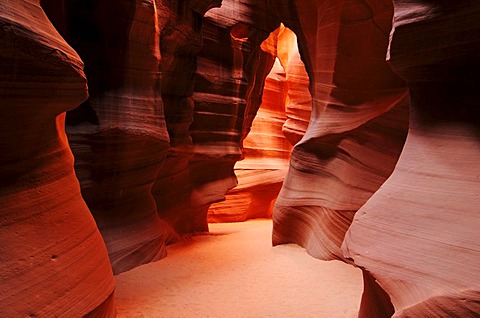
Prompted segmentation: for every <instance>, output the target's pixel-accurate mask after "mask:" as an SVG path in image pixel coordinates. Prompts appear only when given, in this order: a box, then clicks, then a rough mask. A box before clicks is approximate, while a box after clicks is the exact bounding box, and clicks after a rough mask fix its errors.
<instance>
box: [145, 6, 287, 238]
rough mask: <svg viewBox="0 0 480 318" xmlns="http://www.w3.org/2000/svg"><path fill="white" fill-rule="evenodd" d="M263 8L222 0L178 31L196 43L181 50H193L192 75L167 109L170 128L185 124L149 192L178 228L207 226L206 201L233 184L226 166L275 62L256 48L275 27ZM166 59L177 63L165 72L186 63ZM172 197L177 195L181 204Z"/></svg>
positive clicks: (230, 169) (219, 197) (236, 151)
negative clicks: (184, 30) (193, 27)
mask: <svg viewBox="0 0 480 318" xmlns="http://www.w3.org/2000/svg"><path fill="white" fill-rule="evenodd" d="M266 12H267V10H266V7H265V4H261V3H260V4H254V5H251V4H249V2H238V1H233V0H228V1H223V2H222V6H221V7H220V8H214V9H212V10H210V11H208V12H207V13H206V15H205V19H204V20H203V23H202V24H201V28H200V27H198V29H196V30H192V31H191V33H195V32H197V33H196V34H197V35H196V36H195V35H193V36H188V37H185V42H186V43H188V41H190V42H192V39H194V41H195V42H194V43H199V45H198V48H197V49H196V50H195V51H194V52H191V51H188V50H185V51H182V52H183V53H182V54H181V55H182V56H185V58H186V59H187V58H188V59H191V57H192V55H193V54H195V56H198V61H195V63H194V64H193V65H192V63H190V65H192V66H191V67H190V68H189V71H188V72H190V73H188V74H190V75H191V74H192V73H191V70H192V69H193V70H194V71H195V70H196V73H195V74H194V75H195V77H193V78H192V77H189V78H191V79H192V81H191V83H192V86H191V87H189V90H188V92H187V91H184V92H180V93H178V94H177V95H176V96H175V98H176V97H179V96H184V97H183V101H182V103H183V106H180V104H179V106H178V107H177V108H180V109H183V110H184V111H182V112H183V113H182V115H180V116H179V115H173V116H174V117H175V118H176V120H177V123H178V125H176V127H172V129H177V128H180V127H181V126H180V123H183V125H184V126H183V130H182V131H183V133H181V134H180V133H179V130H178V129H177V130H176V134H178V136H180V138H179V143H178V144H177V145H175V147H176V149H174V150H173V151H172V152H171V161H170V160H167V165H168V167H169V169H167V170H166V171H167V172H168V171H178V174H173V173H168V175H165V176H163V179H162V180H159V182H158V183H157V184H156V186H155V190H154V192H155V193H156V196H157V202H168V203H167V208H165V209H163V210H161V211H160V213H161V215H162V217H164V218H165V219H168V220H169V222H170V223H171V224H173V225H174V227H175V229H176V230H177V231H178V232H192V231H206V230H208V225H207V211H208V208H209V206H210V204H212V203H214V202H218V201H222V200H224V195H225V193H226V192H227V191H228V190H229V189H230V188H232V187H234V186H235V185H236V184H237V179H236V177H235V174H234V172H233V166H234V164H235V163H236V162H237V161H238V160H239V159H240V158H241V155H242V152H241V142H242V140H243V139H244V138H245V137H246V134H247V131H248V130H249V129H250V126H251V125H252V121H253V118H254V117H255V114H256V112H257V110H258V108H259V106H260V102H261V97H260V96H261V92H262V90H263V86H264V80H265V78H266V76H267V74H268V72H269V70H270V68H271V66H272V64H273V62H274V56H273V55H272V54H270V53H267V52H264V51H263V50H261V48H260V45H261V43H262V42H263V40H264V39H266V38H267V37H268V35H269V34H270V32H271V31H272V30H274V29H275V28H276V27H277V26H278V25H279V22H278V20H277V19H275V18H271V17H269V16H267V15H266ZM197 21H198V23H201V22H202V21H201V20H199V19H197ZM200 32H201V35H203V45H202V38H201V36H200V35H199V34H200ZM172 34H173V33H172ZM188 34H190V33H188ZM174 40H175V41H177V39H174ZM200 47H201V49H200ZM170 48H171V47H170ZM166 49H167V47H166ZM179 50H184V48H183V47H182V48H179ZM172 63H173V64H177V65H178V66H177V70H174V71H172V76H173V74H175V73H176V72H179V71H180V70H181V69H182V67H184V66H183V65H185V63H181V60H180V59H177V57H174V58H173V59H172ZM173 64H172V65H173ZM182 64H183V65H182ZM183 73H184V74H185V73H187V71H186V70H184V71H183ZM190 75H189V76H190ZM164 93H165V92H162V94H164ZM187 96H188V102H187ZM164 99H165V100H167V99H166V98H165V97H164ZM172 100H173V98H172ZM175 100H176V101H177V102H178V103H180V99H178V98H176V99H175ZM174 113H175V111H174V110H173V108H172V114H174ZM167 116H168V114H167ZM189 123H191V125H189ZM167 125H169V119H168V118H167ZM185 128H188V131H187V130H186V129H185ZM180 158H181V162H182V163H181V164H180V165H179V164H178V162H179V159H180ZM169 163H171V165H169ZM169 180H171V182H174V184H175V185H176V186H175V187H172V186H171V183H169V182H168V181H169ZM178 197H180V198H182V200H180V205H179V200H177V198H178ZM159 210H160V209H159Z"/></svg>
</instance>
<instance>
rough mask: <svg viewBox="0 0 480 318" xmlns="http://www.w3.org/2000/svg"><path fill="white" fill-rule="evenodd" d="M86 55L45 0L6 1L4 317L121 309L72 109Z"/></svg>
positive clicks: (0, 47) (0, 26) (0, 200)
mask: <svg viewBox="0 0 480 318" xmlns="http://www.w3.org/2000/svg"><path fill="white" fill-rule="evenodd" d="M86 97H87V89H86V79H85V75H84V73H83V63H82V61H81V60H80V58H79V56H78V55H77V53H76V52H75V51H74V50H73V49H72V48H71V47H70V46H68V45H67V43H66V42H65V41H64V40H63V39H62V37H61V36H60V35H59V34H58V33H57V31H56V30H55V28H54V27H53V26H52V24H51V23H50V22H49V20H48V19H47V17H46V15H45V13H44V12H43V10H42V9H41V7H40V4H39V0H25V1H13V0H4V1H2V2H1V3H0V120H1V125H0V211H1V212H0V214H1V217H0V241H1V242H2V243H1V244H0V290H1V292H0V303H1V306H0V316H2V317H56V316H66V317H80V316H84V315H87V316H92V317H93V316H96V317H100V316H101V317H114V316H115V305H114V302H113V289H114V280H113V275H112V271H111V268H110V263H109V261H108V256H107V251H106V249H105V245H104V243H103V241H102V238H101V236H100V233H99V232H98V230H97V227H96V225H95V222H94V220H93V218H92V216H91V215H90V213H89V210H88V208H87V206H86V204H85V202H84V201H83V199H82V197H81V195H80V187H79V184H78V181H77V179H76V178H75V174H74V170H73V156H72V153H71V151H70V149H69V147H68V142H67V138H66V135H65V130H64V122H65V111H67V110H70V109H73V108H75V107H76V106H78V104H80V103H81V102H82V101H83V100H85V98H86Z"/></svg>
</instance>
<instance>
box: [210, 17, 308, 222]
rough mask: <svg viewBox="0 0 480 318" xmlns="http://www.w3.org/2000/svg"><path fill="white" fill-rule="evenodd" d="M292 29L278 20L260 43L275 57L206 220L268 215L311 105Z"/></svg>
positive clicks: (228, 220) (231, 219) (233, 219)
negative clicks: (229, 183) (231, 174)
mask: <svg viewBox="0 0 480 318" xmlns="http://www.w3.org/2000/svg"><path fill="white" fill-rule="evenodd" d="M296 42H297V39H296V36H295V34H294V33H293V32H292V31H291V30H289V29H288V28H286V27H284V26H283V25H282V26H280V27H279V28H278V29H277V30H275V31H274V32H272V33H271V34H270V36H269V37H268V39H266V40H265V41H264V42H263V43H262V45H261V48H262V50H263V51H265V52H268V53H270V54H271V55H272V56H274V57H277V58H276V59H275V63H274V64H273V67H272V69H271V71H270V73H269V75H268V76H267V78H266V80H265V87H264V90H263V94H262V104H261V105H260V108H259V109H258V111H257V113H256V116H255V119H254V120H253V123H252V127H251V128H250V133H249V134H248V136H247V137H246V138H245V139H244V140H243V143H242V152H243V159H242V160H241V161H239V162H237V163H236V165H235V175H236V176H237V179H238V185H237V186H236V187H235V188H233V189H232V190H230V191H229V192H228V193H227V194H226V200H225V201H223V202H220V203H216V204H214V205H212V206H211V207H210V209H209V215H208V220H209V222H239V221H245V220H247V219H250V218H259V217H260V218H262V217H263V218H265V217H266V218H269V217H271V215H272V210H273V203H274V201H275V199H276V198H277V196H278V193H279V191H280V188H281V186H282V183H283V179H284V178H285V175H286V172H287V169H288V164H289V158H290V152H291V149H292V145H293V144H295V142H297V141H298V140H300V138H301V137H302V136H303V134H304V133H305V130H306V126H307V125H308V120H309V116H310V111H311V98H309V96H310V93H309V91H308V75H307V73H306V71H305V67H304V65H303V63H302V62H301V60H300V54H299V52H298V48H297V44H296Z"/></svg>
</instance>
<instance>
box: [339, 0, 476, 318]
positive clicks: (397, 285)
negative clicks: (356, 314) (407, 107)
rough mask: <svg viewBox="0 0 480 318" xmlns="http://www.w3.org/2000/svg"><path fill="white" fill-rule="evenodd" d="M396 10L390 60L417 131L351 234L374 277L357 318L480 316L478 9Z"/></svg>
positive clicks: (443, 5)
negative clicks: (408, 99) (406, 94)
mask: <svg viewBox="0 0 480 318" xmlns="http://www.w3.org/2000/svg"><path fill="white" fill-rule="evenodd" d="M394 4H395V20H394V31H393V33H392V38H391V42H390V50H389V61H390V63H391V65H392V67H393V69H394V70H395V71H396V72H397V73H398V74H400V75H401V76H402V77H403V78H404V79H405V80H406V81H407V82H408V87H409V89H410V93H411V99H412V108H411V115H410V129H409V132H408V137H407V141H406V144H405V148H404V150H403V152H402V154H401V156H400V159H399V161H398V164H397V166H396V168H395V170H394V172H393V174H392V176H391V177H390V178H389V179H388V180H387V182H385V184H384V185H383V186H382V187H381V188H380V190H379V191H378V192H376V193H375V195H374V196H373V197H372V198H371V199H370V200H369V201H368V202H367V203H366V204H365V205H364V206H363V207H362V208H361V209H360V210H359V211H358V213H357V215H356V216H355V220H354V222H353V224H352V227H351V228H350V230H349V232H348V233H347V236H346V238H345V242H344V246H343V249H344V252H345V253H346V255H347V256H348V257H350V258H352V259H353V261H354V262H355V264H356V265H358V266H360V267H361V268H362V269H363V270H364V271H365V276H367V277H368V281H370V283H369V284H366V287H367V288H366V289H365V292H364V295H363V300H362V306H361V309H360V316H361V317H385V316H386V314H385V308H387V309H388V308H390V310H389V311H388V310H387V314H389V315H391V314H394V316H395V317H478V315H479V313H480V271H479V269H478V264H479V262H480V247H479V244H478V240H479V238H480V236H479V232H478V228H479V227H480V219H479V218H478V211H479V208H478V207H479V206H480V181H479V171H480V161H479V160H478V158H479V155H480V144H479V124H480V113H479V106H478V105H479V102H480V100H479V95H478V86H479V84H480V83H479V82H478V79H477V74H478V70H479V68H478V62H477V58H478V55H479V54H480V39H479V36H478V35H479V34H480V22H479V21H480V20H479V16H480V5H479V4H478V3H476V2H474V1H465V2H455V1H442V2H431V1H421V0H418V1H394ZM381 294H383V295H388V296H389V297H387V298H386V297H380V298H378V297H377V295H381ZM388 298H389V299H388ZM389 301H391V303H389ZM392 304H393V306H392ZM375 312H380V313H382V312H383V314H376V315H375V314H373V313H375Z"/></svg>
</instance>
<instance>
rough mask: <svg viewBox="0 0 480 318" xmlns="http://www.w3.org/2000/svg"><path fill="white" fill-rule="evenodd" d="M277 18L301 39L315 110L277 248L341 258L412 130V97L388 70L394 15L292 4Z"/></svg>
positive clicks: (377, 4) (378, 5) (372, 5)
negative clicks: (358, 217)
mask: <svg viewBox="0 0 480 318" xmlns="http://www.w3.org/2000/svg"><path fill="white" fill-rule="evenodd" d="M277 11H278V14H279V15H280V16H281V18H282V21H284V23H285V24H286V26H287V27H289V28H291V29H292V30H293V31H294V32H296V34H297V36H298V39H299V50H300V53H301V54H302V59H303V61H304V63H305V66H306V70H307V73H308V74H309V76H310V81H311V83H310V91H311V94H312V99H313V101H312V103H313V105H312V115H311V119H310V123H309V126H308V129H307V131H306V133H305V135H304V136H303V138H302V139H301V140H300V141H299V142H298V143H297V144H296V145H295V147H294V149H293V152H292V155H291V163H290V169H289V172H288V175H287V177H286V179H285V182H284V184H283V188H282V190H281V192H280V195H279V197H278V199H277V201H276V205H275V209H274V214H273V220H274V231H273V244H274V245H276V244H282V243H297V244H299V245H302V246H304V247H306V249H307V251H308V252H309V253H310V254H311V255H313V256H314V257H317V258H321V259H343V253H342V251H341V249H340V247H341V244H342V242H343V239H344V235H345V232H346V231H347V229H348V227H349V225H350V223H351V221H352V219H353V216H354V214H355V212H356V211H357V210H358V209H359V208H360V207H361V206H362V205H363V204H364V203H365V202H366V201H367V200H368V199H369V198H370V197H371V195H372V194H373V193H374V192H375V191H377V190H378V188H379V187H380V185H381V184H382V183H383V182H384V181H385V180H386V179H387V177H388V176H389V175H390V173H391V172H392V171H393V168H394V166H395V164H396V162H397V159H398V156H399V154H400V151H401V149H402V147H403V143H404V140H405V136H406V131H407V125H408V110H407V106H408V94H407V90H406V88H405V84H404V83H403V81H402V80H401V79H400V78H398V77H397V76H396V75H395V74H394V73H393V72H392V71H391V70H390V68H389V66H388V65H387V63H386V62H385V54H386V51H387V45H388V34H389V31H390V28H391V18H392V15H393V7H392V5H389V4H388V3H386V2H383V1H373V2H369V3H365V2H362V1H321V2H318V1H289V2H284V3H283V4H282V5H281V6H278V7H277Z"/></svg>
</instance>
